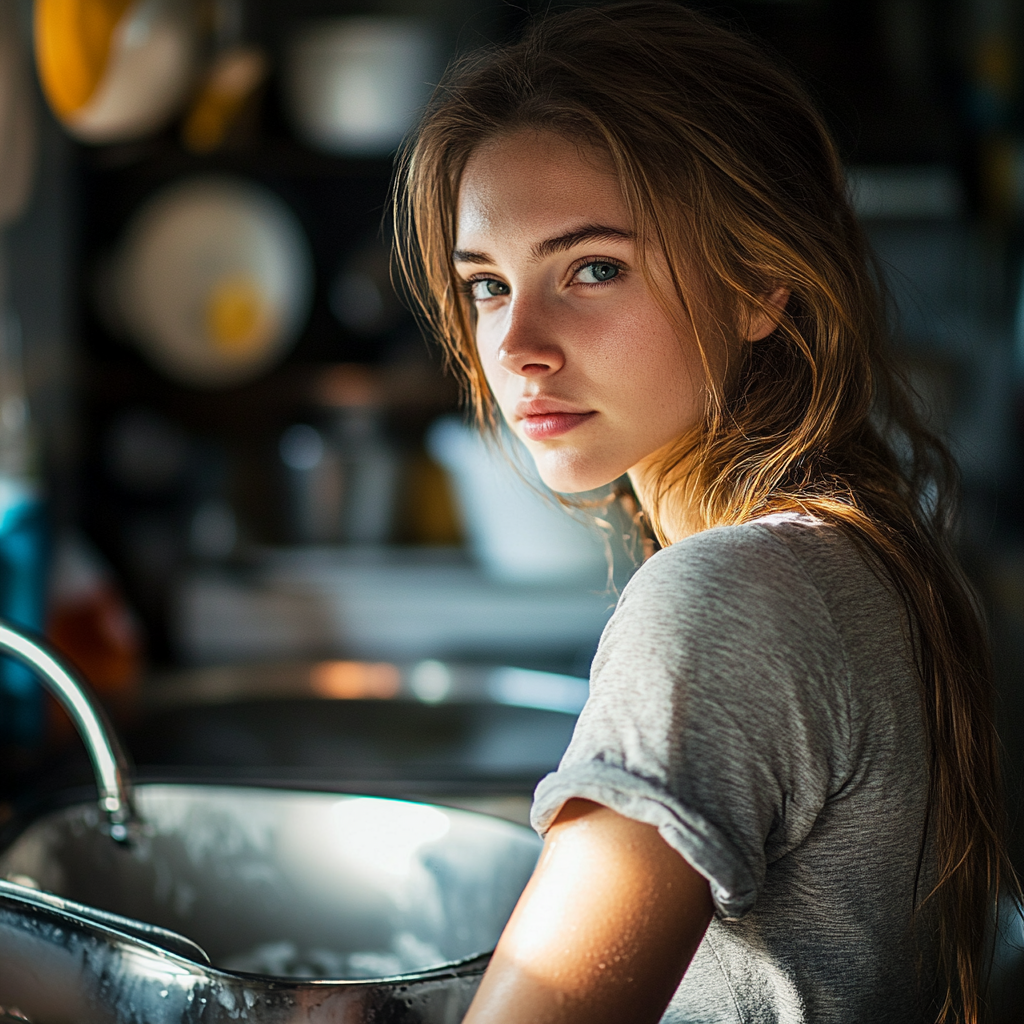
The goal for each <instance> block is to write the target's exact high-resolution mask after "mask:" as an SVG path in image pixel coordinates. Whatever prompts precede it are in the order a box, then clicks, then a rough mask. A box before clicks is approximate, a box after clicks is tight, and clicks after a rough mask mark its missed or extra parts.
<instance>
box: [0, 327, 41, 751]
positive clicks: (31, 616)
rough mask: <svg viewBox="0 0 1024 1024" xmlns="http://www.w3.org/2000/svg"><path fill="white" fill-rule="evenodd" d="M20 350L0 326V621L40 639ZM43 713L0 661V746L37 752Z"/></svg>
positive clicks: (35, 490) (15, 335)
mask: <svg viewBox="0 0 1024 1024" xmlns="http://www.w3.org/2000/svg"><path fill="white" fill-rule="evenodd" d="M20 349H21V345H20V332H19V331H18V325H17V322H16V321H15V320H14V319H13V318H12V317H11V316H10V315H8V316H7V317H3V318H0V618H3V619H5V620H7V621H8V622H10V623H11V624H13V625H15V626H27V627H28V628H29V629H30V630H33V631H35V632H42V630H43V626H44V624H45V618H46V592H47V580H48V576H49V572H48V568H49V567H48V561H49V559H48V543H47V539H48V529H47V517H46V508H45V504H44V501H43V493H42V487H41V482H40V479H39V473H38V459H37V446H36V444H35V438H34V431H33V429H32V423H31V421H30V419H29V414H28V403H27V401H26V400H25V393H24V386H23V376H22V372H21V351H20ZM45 710H46V709H45V705H44V703H43V691H42V688H41V687H40V685H39V684H38V682H36V680H35V677H34V676H33V675H32V674H31V673H30V672H29V671H28V669H26V668H25V667H24V666H22V665H20V664H19V663H17V662H15V661H12V660H10V659H6V658H4V659H2V660H0V742H3V743H15V744H17V745H19V746H24V747H36V746H38V745H40V744H41V743H42V741H43V739H44V736H45V727H46V718H45Z"/></svg>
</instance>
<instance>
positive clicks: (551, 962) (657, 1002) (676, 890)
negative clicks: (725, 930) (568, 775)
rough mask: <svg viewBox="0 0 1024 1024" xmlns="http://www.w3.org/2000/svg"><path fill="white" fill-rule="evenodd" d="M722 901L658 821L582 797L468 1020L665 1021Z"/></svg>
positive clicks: (553, 1023) (548, 846)
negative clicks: (666, 838)
mask: <svg viewBox="0 0 1024 1024" xmlns="http://www.w3.org/2000/svg"><path fill="white" fill-rule="evenodd" d="M712 909H713V907H712V902H711V893H710V889H709V887H708V883H707V880H706V879H705V878H704V877H703V876H701V875H700V874H698V873H697V872H696V871H695V870H694V869H693V868H692V867H690V865H689V864H688V863H687V862H686V861H685V860H684V859H683V858H682V857H681V856H680V855H679V854H678V853H676V851H675V850H673V849H672V848H671V847H670V846H669V845H668V844H667V843H666V842H665V841H664V840H663V839H662V838H661V836H660V835H659V834H658V830H657V829H656V828H654V827H653V826H652V825H644V824H642V823H640V822H636V821H632V820H630V819H629V818H624V817H622V815H620V814H617V813H616V812H615V811H612V810H609V809H608V808H607V807H602V806H600V805H599V804H594V803H590V802H589V801H586V800H571V801H569V803H567V804H566V805H565V807H563V808H562V810H561V812H560V813H559V815H558V818H557V819H556V821H555V824H554V826H552V828H551V831H550V832H549V833H548V837H547V842H546V843H545V845H544V850H543V852H542V854H541V858H540V862H539V863H538V865H537V870H536V871H535V872H534V875H533V877H532V878H531V879H530V882H529V884H528V885H527V887H526V889H525V891H524V892H523V895H522V896H521V897H520V900H519V903H518V904H517V906H516V909H515V911H514V912H513V914H512V917H511V919H510V920H509V923H508V925H507V926H506V928H505V931H504V933H503V934H502V936H501V941H500V942H499V943H498V948H497V950H496V951H495V953H494V958H493V960H492V961H491V965H490V967H489V968H488V969H487V973H486V974H485V975H484V979H483V982H482V983H481V985H480V990H479V991H478V992H477V995H476V998H475V999H474V1000H473V1005H472V1006H471V1007H470V1009H469V1013H468V1014H467V1016H466V1017H465V1019H464V1022H463V1024H621V1022H622V1021H625V1020H628V1021H630V1022H631V1024H647V1022H650V1024H655V1022H657V1021H658V1020H659V1019H660V1017H661V1015H662V1013H663V1012H664V1010H665V1007H666V1006H667V1005H668V1002H669V1000H670V999H671V998H672V994H673V992H675V989H676V987H677V986H678V984H679V981H680V979H681V978H682V976H683V973H684V972H685V970H686V968H687V967H688V966H689V963H690V960H691V959H692V958H693V954H694V952H695V951H696V949H697V946H698V945H699V944H700V940H701V939H702V938H703V936H704V932H705V931H706V929H707V926H708V922H709V921H710V920H711V914H712Z"/></svg>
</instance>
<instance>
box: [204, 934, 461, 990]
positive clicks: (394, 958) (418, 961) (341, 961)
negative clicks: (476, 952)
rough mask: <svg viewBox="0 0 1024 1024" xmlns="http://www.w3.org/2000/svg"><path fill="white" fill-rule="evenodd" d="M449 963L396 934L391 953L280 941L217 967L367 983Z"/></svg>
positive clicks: (418, 941)
mask: <svg viewBox="0 0 1024 1024" xmlns="http://www.w3.org/2000/svg"><path fill="white" fill-rule="evenodd" d="M449 959H450V958H448V957H445V956H444V954H443V953H441V951H440V950H439V949H438V948H437V947H436V946H434V945H433V944H432V943H429V942H424V941H423V940H421V939H418V938H417V937H416V936H415V935H413V934H412V933H411V932H399V933H398V935H396V936H395V938H394V941H393V942H392V944H391V949H390V950H372V951H360V952H355V953H339V952H336V951H335V950H332V949H300V948H299V947H298V945H296V943H294V942H291V941H289V940H283V941H281V942H264V943H262V944H261V945H259V946H256V947H255V948H254V949H251V950H248V951H247V952H245V953H239V954H236V955H235V956H232V957H227V958H225V959H224V961H223V962H222V963H221V964H220V965H219V966H222V967H223V968H224V969H225V970H228V971H242V972H244V973H246V974H263V975H269V976H271V977H275V978H303V979H312V978H317V979H330V980H332V981H366V980H372V979H377V978H390V977H394V976H395V975H399V974H410V973H412V972H414V971H423V970H427V969H428V968H431V967H439V966H440V965H441V964H444V963H446V962H447V961H448V960H449Z"/></svg>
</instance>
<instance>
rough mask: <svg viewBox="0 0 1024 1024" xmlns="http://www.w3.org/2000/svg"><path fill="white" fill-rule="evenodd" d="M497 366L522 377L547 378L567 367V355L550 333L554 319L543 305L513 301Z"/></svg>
mask: <svg viewBox="0 0 1024 1024" xmlns="http://www.w3.org/2000/svg"><path fill="white" fill-rule="evenodd" d="M498 365H499V366H501V367H502V368H503V369H505V370H508V371H509V372H510V373H515V374H518V375H519V376H520V377H547V376H550V375H551V374H553V373H557V372H558V371H559V370H560V369H561V368H562V367H563V366H564V365H565V353H564V352H563V351H562V347H561V346H560V345H559V344H558V343H557V341H556V340H555V338H554V337H553V335H552V332H551V317H550V316H549V315H545V313H544V310H543V308H542V305H541V304H539V303H533V302H530V301H528V300H524V299H522V298H518V299H516V300H515V301H513V303H512V304H511V306H510V308H509V318H508V321H507V329H506V331H505V336H504V338H502V340H501V347H500V348H499V349H498Z"/></svg>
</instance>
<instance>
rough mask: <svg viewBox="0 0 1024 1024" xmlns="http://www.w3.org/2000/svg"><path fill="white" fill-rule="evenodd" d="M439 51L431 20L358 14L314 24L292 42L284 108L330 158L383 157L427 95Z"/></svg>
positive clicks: (408, 127)
mask: <svg viewBox="0 0 1024 1024" xmlns="http://www.w3.org/2000/svg"><path fill="white" fill-rule="evenodd" d="M436 66H437V48H436V44H435V40H434V35H433V33H432V31H431V29H430V26H429V23H427V22H425V21H421V20H419V19H416V18H397V17H390V18H389V17H378V18H371V17H360V18H331V19H327V20H320V21H313V22H310V23H309V24H307V25H306V26H305V27H304V28H303V29H301V30H300V31H299V32H298V33H297V35H296V36H295V37H294V38H293V39H292V42H291V45H290V47H289V49H288V57H287V64H286V67H285V87H286V91H287V96H288V104H289V108H290V111H291V115H292V119H293V120H294V122H295V124H296V126H297V128H298V130H299V132H300V133H301V135H302V136H303V137H304V138H305V139H306V141H307V142H309V143H310V144H311V145H313V146H316V147H317V148H319V149H324V150H327V151H328V152H331V153H339V154H351V155H355V156H383V155H385V154H387V153H389V152H391V151H392V150H393V149H395V147H396V146H398V144H399V143H400V142H401V141H402V137H403V136H404V135H405V133H406V132H407V131H408V130H409V129H410V128H411V127H412V125H413V122H414V121H415V119H416V116H417V114H418V113H419V111H420V109H421V108H422V106H423V104H424V103H425V102H426V101H427V99H428V98H429V96H430V89H431V85H430V82H431V78H432V77H433V73H434V70H435V68H436Z"/></svg>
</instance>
